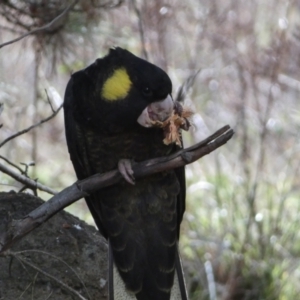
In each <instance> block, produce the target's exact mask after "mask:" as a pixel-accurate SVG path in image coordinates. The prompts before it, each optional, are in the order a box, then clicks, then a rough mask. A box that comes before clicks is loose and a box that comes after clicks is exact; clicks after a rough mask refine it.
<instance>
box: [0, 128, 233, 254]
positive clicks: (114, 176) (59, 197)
mask: <svg viewBox="0 0 300 300" xmlns="http://www.w3.org/2000/svg"><path fill="white" fill-rule="evenodd" d="M233 134H234V132H233V130H232V129H231V128H230V127H229V126H228V125H227V126H225V127H223V128H221V129H219V130H218V131H217V132H215V133H214V134H213V135H211V136H209V137H208V138H207V139H205V140H203V141H202V142H200V143H198V144H196V145H194V146H191V147H189V148H186V149H182V150H180V151H177V152H176V153H174V154H173V155H171V156H168V157H160V158H155V159H150V160H147V161H144V162H141V163H136V164H135V165H133V166H132V169H133V171H134V177H135V179H139V178H142V177H146V176H148V175H150V174H154V173H158V172H161V171H165V170H171V169H174V168H178V167H182V166H185V165H187V164H190V163H192V162H194V161H196V160H198V159H199V158H201V157H203V156H204V155H207V154H209V153H211V152H212V151H214V150H215V149H217V148H219V147H220V146H222V145H224V144H225V143H226V142H227V141H228V140H230V139H231V137H232V136H233ZM121 180H123V177H122V175H121V174H120V173H119V171H118V170H113V171H110V172H107V173H104V174H96V175H93V176H91V177H89V178H86V179H84V180H80V181H77V182H75V183H74V184H73V185H71V186H69V187H67V188H65V189H64V190H62V191H61V192H60V193H58V194H56V195H55V196H54V197H52V198H51V199H50V200H49V201H47V202H45V203H44V204H42V205H41V206H39V207H38V208H36V209H35V210H33V211H32V212H30V213H29V214H28V215H27V216H25V217H24V218H23V219H20V220H12V221H10V222H6V224H2V225H4V226H5V227H6V228H7V230H5V231H3V232H2V233H0V253H2V252H4V251H5V250H7V249H9V248H10V247H11V246H12V245H13V244H14V243H15V242H16V241H18V240H19V239H21V238H22V237H23V236H25V235H26V234H28V233H29V232H30V231H32V230H33V229H34V228H36V227H38V226H39V225H41V224H42V223H44V222H46V221H47V220H48V219H49V218H51V217H52V216H53V215H55V214H56V213H57V212H59V211H60V210H62V209H63V208H65V207H66V206H68V205H70V204H71V203H73V202H75V201H77V200H79V199H80V198H83V197H85V196H87V195H88V194H90V193H93V192H95V191H97V190H99V189H101V188H104V187H107V186H110V185H114V184H116V183H118V182H120V181H121Z"/></svg>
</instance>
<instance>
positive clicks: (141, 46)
mask: <svg viewBox="0 0 300 300" xmlns="http://www.w3.org/2000/svg"><path fill="white" fill-rule="evenodd" d="M59 15H61V17H60V18H58V20H57V21H56V22H52V23H51V24H50V25H49V22H50V21H51V20H53V19H54V18H56V17H57V16H59ZM299 17H300V1H299V0H294V1H293V0H291V1H287V0H285V1H284V0H277V1H275V0H253V1H246V0H239V1H232V0H223V1H216V0H198V1H196V0H186V1H181V0H173V1H171V0H155V1H145V0H144V1H143V0H127V1H126V0H124V1H117V0H115V1H110V0H103V1H101V0H94V1H93V0H80V1H58V0H49V1H44V0H30V1H29V0H28V1H25V0H23V1H21V0H19V1H18V0H6V1H1V2H0V44H1V43H5V42H7V41H9V40H12V39H14V38H16V37H19V36H21V35H23V34H26V33H28V32H30V31H32V30H34V29H36V28H40V27H43V26H45V29H44V30H42V31H37V32H34V33H33V34H31V35H30V36H27V37H25V38H24V39H22V40H20V41H18V42H16V43H13V44H10V45H7V46H5V47H2V48H1V49H0V102H1V103H3V105H2V106H1V107H2V108H1V110H2V114H1V116H0V118H1V119H0V124H2V127H1V128H0V144H1V149H0V155H1V156H0V163H1V164H4V165H6V166H7V167H9V168H10V169H12V170H14V171H15V172H18V173H20V172H21V171H23V172H24V171H27V173H26V174H27V176H30V177H31V178H33V179H37V180H38V182H40V183H43V184H44V185H47V186H49V187H51V188H52V189H54V190H56V191H60V190H61V189H63V188H65V187H67V186H68V185H70V184H72V183H73V182H74V181H75V180H76V177H75V175H74V171H73V168H72V165H71V162H70V160H69V155H68V152H67V147H66V142H65V136H64V122H63V111H62V110H60V111H59V112H58V114H57V115H56V116H55V117H54V118H52V119H51V120H49V121H48V122H45V123H44V124H43V125H41V126H38V127H37V128H35V129H33V130H31V131H29V132H27V133H25V134H23V135H20V136H18V137H16V138H14V139H11V140H9V141H6V139H7V138H9V137H10V136H11V135H12V134H15V133H16V132H19V131H21V130H23V129H26V128H28V127H29V126H31V125H33V124H36V123H38V122H40V121H41V120H44V119H46V118H47V117H49V116H51V115H52V114H53V112H54V111H56V110H57V109H58V108H59V106H60V105H61V103H62V101H63V96H64V90H65V87H66V84H67V82H68V80H69V78H70V74H72V72H75V71H77V70H79V69H82V68H84V67H85V66H87V65H89V64H91V63H92V62H94V61H95V59H96V58H98V57H101V56H103V55H105V54H106V53H107V52H108V49H109V48H110V47H112V46H120V47H124V48H127V49H128V50H129V51H131V52H133V53H135V54H136V55H138V56H141V57H144V58H147V59H148V60H150V61H151V62H153V63H155V64H157V65H159V66H160V67H162V68H163V69H164V70H166V71H167V72H168V74H169V75H170V77H171V79H172V81H173V94H174V96H176V94H177V92H178V90H179V88H180V87H181V86H182V85H183V84H184V87H185V89H184V90H185V91H186V101H187V103H188V105H191V106H193V107H194V109H195V111H196V114H195V116H194V118H193V129H192V130H191V131H190V132H189V133H185V134H184V140H185V145H186V146H188V145H191V144H194V143H196V142H198V141H200V140H202V139H204V138H205V137H207V136H208V135H209V134H211V133H213V132H214V131H216V130H217V129H219V128H220V127H222V126H224V125H226V124H229V125H230V126H231V127H232V128H233V129H234V130H235V135H234V137H233V138H232V140H230V141H229V142H228V143H227V144H226V145H225V146H223V147H221V148H220V149H218V150H217V151H215V152H213V153H211V154H210V155H208V156H206V157H204V158H202V159H201V160H199V161H198V162H195V163H193V164H192V165H190V166H188V167H187V168H186V176H187V183H188V189H187V211H186V214H185V217H184V221H183V224H182V235H181V240H180V246H181V252H182V258H183V261H184V267H185V274H186V281H187V287H188V291H189V294H190V297H191V299H192V300H194V299H195V300H198V299H208V300H217V299H218V300H231V299H232V300H240V299H242V300H243V299H245V300H246V299H247V300H248V299H253V300H262V299H264V300H267V299H268V300H271V299H280V300H286V299H298V298H299V293H300V285H299V280H300V267H299V258H300V234H299V226H300V197H299V196H300V176H299V163H300V161H299V158H300V154H299V146H300V144H299V128H300V111H299V92H300V21H299V20H300V18H299ZM47 24H48V25H47ZM50 103H51V105H50ZM32 162H34V164H33V163H32ZM18 168H21V170H18ZM22 187H23V185H22V184H20V183H18V182H17V181H15V180H14V179H12V178H11V177H10V176H8V175H6V174H4V173H2V172H0V189H1V190H2V191H10V190H15V191H19V190H20V189H22ZM26 192H30V190H26ZM38 195H39V196H40V197H41V198H43V199H44V200H46V199H49V198H50V197H51V195H50V194H47V193H45V192H40V191H38ZM67 210H68V211H70V212H71V213H73V214H75V215H77V216H79V217H80V218H82V219H84V220H86V221H87V222H89V223H92V218H91V216H90V214H89V212H88V211H87V208H86V206H85V203H84V201H82V200H81V201H79V202H77V203H76V204H74V205H72V206H71V207H68V208H67Z"/></svg>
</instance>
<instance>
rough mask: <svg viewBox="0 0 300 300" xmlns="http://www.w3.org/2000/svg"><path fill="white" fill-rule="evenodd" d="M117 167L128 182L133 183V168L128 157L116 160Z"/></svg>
mask: <svg viewBox="0 0 300 300" xmlns="http://www.w3.org/2000/svg"><path fill="white" fill-rule="evenodd" d="M118 169H119V172H120V173H121V175H122V176H123V178H124V179H125V180H126V181H127V182H128V183H130V184H133V185H134V184H135V178H134V176H133V170H132V166H131V161H130V159H120V160H119V162H118Z"/></svg>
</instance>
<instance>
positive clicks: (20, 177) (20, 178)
mask: <svg viewBox="0 0 300 300" xmlns="http://www.w3.org/2000/svg"><path fill="white" fill-rule="evenodd" d="M0 171H2V172H3V173H5V174H7V175H8V176H10V177H12V178H14V179H15V180H17V181H18V182H21V183H23V184H25V186H27V187H28V188H30V189H32V190H36V189H39V190H41V191H44V192H46V193H48V194H51V195H56V194H57V191H55V190H53V189H51V188H49V187H48V186H45V185H43V184H41V183H39V182H37V181H35V180H33V179H31V178H28V177H26V176H25V175H21V174H19V173H17V172H15V171H14V170H12V169H10V168H8V167H6V166H5V165H3V164H0Z"/></svg>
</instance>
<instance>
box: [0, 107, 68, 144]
mask: <svg viewBox="0 0 300 300" xmlns="http://www.w3.org/2000/svg"><path fill="white" fill-rule="evenodd" d="M62 107H63V104H61V105H60V106H59V108H58V109H57V110H56V111H54V112H53V113H52V114H51V115H50V116H49V117H47V118H45V119H43V120H41V121H39V122H38V123H36V124H34V125H31V126H29V127H28V128H25V129H23V130H21V131H18V132H17V133H15V134H12V135H11V136H9V137H8V138H7V139H5V140H4V141H3V142H2V143H0V148H1V147H2V146H3V145H5V144H6V143H7V142H9V141H10V140H12V139H14V138H16V137H18V136H20V135H22V134H24V133H27V132H28V131H30V130H31V129H33V128H35V127H38V126H40V125H41V124H43V123H46V122H48V121H49V120H51V119H52V118H54V117H55V116H56V115H57V114H58V112H59V111H60V110H61V108H62Z"/></svg>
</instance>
